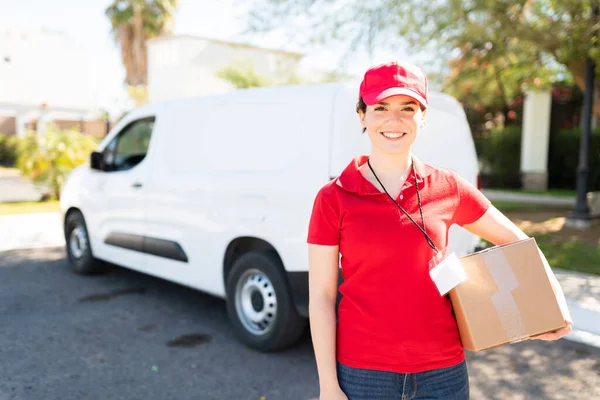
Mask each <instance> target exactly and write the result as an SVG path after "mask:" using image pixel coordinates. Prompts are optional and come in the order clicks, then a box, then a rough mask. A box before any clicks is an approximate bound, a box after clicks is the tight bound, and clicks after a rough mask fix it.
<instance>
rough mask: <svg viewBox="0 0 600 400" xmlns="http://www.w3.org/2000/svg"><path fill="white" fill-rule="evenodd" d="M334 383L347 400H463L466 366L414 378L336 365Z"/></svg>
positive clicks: (434, 371)
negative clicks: (336, 376)
mask: <svg viewBox="0 0 600 400" xmlns="http://www.w3.org/2000/svg"><path fill="white" fill-rule="evenodd" d="M337 374H338V382H339V384H340V387H341V388H342V391H343V392H344V393H345V394H346V396H347V397H348V400H401V399H402V400H404V399H406V400H408V399H410V400H467V399H468V398H469V374H468V372H467V363H466V361H463V362H462V363H460V364H458V365H455V366H453V367H448V368H440V369H436V370H432V371H426V372H418V373H414V374H400V373H396V372H385V371H374V370H369V369H360V368H352V367H349V366H347V365H344V364H341V363H339V362H338V363H337Z"/></svg>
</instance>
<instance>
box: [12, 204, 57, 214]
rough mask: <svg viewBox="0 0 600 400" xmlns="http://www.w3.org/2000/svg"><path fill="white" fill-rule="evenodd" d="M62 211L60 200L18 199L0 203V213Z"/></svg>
mask: <svg viewBox="0 0 600 400" xmlns="http://www.w3.org/2000/svg"><path fill="white" fill-rule="evenodd" d="M57 211H60V204H59V202H58V201H43V202H42V201H18V202H7V203H0V215H9V214H32V213H45V212H57Z"/></svg>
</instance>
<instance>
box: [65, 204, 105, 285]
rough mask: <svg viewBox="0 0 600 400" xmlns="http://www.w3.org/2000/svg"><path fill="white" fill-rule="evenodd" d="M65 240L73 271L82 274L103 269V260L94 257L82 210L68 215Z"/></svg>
mask: <svg viewBox="0 0 600 400" xmlns="http://www.w3.org/2000/svg"><path fill="white" fill-rule="evenodd" d="M65 240H66V244H67V254H68V256H69V262H70V263H71V267H72V268H73V271H74V272H76V273H78V274H82V275H88V274H94V273H98V272H100V271H101V270H102V267H103V262H102V261H100V260H98V259H96V258H94V256H93V255H92V247H91V245H90V237H89V235H88V231H87V227H86V225H85V220H84V219H83V215H81V213H80V212H78V211H75V212H72V213H70V214H69V215H68V216H67V220H66V222H65Z"/></svg>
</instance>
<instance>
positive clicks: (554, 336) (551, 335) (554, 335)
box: [531, 320, 573, 342]
mask: <svg viewBox="0 0 600 400" xmlns="http://www.w3.org/2000/svg"><path fill="white" fill-rule="evenodd" d="M565 323H566V324H567V326H565V327H564V328H560V329H558V330H555V331H554V332H548V333H543V334H541V335H537V336H532V337H531V339H533V340H546V341H549V342H551V341H553V340H558V339H560V338H561V337H564V336H567V335H568V334H569V333H570V332H571V330H572V329H573V328H572V327H571V326H572V325H573V321H570V320H565Z"/></svg>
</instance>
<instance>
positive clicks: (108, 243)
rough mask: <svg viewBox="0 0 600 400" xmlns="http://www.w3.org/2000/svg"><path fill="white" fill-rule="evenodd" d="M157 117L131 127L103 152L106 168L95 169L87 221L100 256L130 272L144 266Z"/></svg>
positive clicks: (94, 246)
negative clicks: (147, 187) (146, 188)
mask: <svg viewBox="0 0 600 400" xmlns="http://www.w3.org/2000/svg"><path fill="white" fill-rule="evenodd" d="M154 123H155V117H153V116H148V117H144V118H141V119H137V120H134V121H132V122H131V123H129V124H127V125H126V126H125V127H124V128H123V129H122V130H121V131H120V132H119V133H118V134H117V135H116V136H115V137H114V138H113V139H112V140H111V141H110V142H109V143H108V145H107V146H106V147H105V148H104V151H103V170H102V171H96V170H93V171H92V174H91V179H92V180H93V183H92V185H91V188H92V193H93V194H92V196H91V199H90V203H89V207H88V210H86V220H87V221H88V229H89V231H90V236H91V237H92V248H93V251H94V253H95V255H96V257H98V258H101V259H104V260H107V261H110V262H113V263H115V264H118V265H122V266H125V267H128V268H134V269H139V268H142V267H143V259H144V258H143V256H142V251H143V244H144V230H145V229H144V226H145V218H146V211H145V200H144V185H145V183H146V182H147V181H148V176H149V171H150V162H149V160H148V158H149V157H148V150H149V146H150V142H151V138H152V133H153V130H154Z"/></svg>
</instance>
